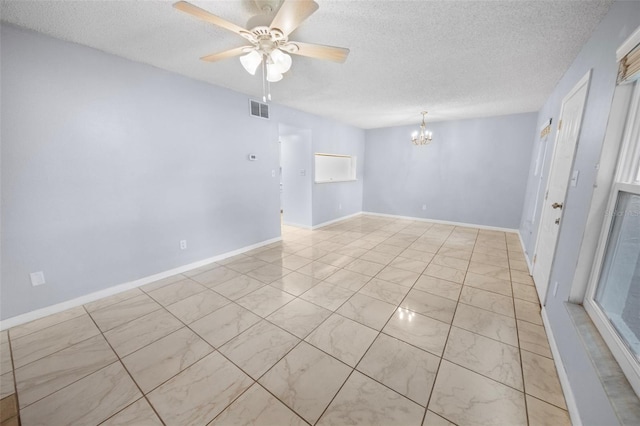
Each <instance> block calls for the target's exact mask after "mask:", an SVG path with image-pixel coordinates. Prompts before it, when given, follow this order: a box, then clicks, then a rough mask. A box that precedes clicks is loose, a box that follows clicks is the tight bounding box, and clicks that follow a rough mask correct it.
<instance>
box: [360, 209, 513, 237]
mask: <svg viewBox="0 0 640 426" xmlns="http://www.w3.org/2000/svg"><path fill="white" fill-rule="evenodd" d="M362 214H364V215H369V216H381V217H390V218H395V219H407V220H417V221H420V222H432V223H438V224H441V225H453V226H461V227H464V228H477V229H486V230H487V231H500V232H511V233H513V232H518V230H517V229H513V228H501V227H498V226H488V225H477V224H475V223H464V222H452V221H449V220H438V219H428V218H424V217H413V216H400V215H396V214H387V213H375V212H362Z"/></svg>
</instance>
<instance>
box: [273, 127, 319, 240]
mask: <svg viewBox="0 0 640 426" xmlns="http://www.w3.org/2000/svg"><path fill="white" fill-rule="evenodd" d="M278 132H279V142H280V143H279V147H280V214H281V224H282V225H288V226H296V227H301V228H307V229H308V228H311V225H312V189H313V186H312V185H313V181H312V175H313V162H312V161H313V153H312V147H311V130H309V129H302V128H298V127H293V126H289V125H285V124H279V125H278Z"/></svg>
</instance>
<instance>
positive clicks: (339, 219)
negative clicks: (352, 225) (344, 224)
mask: <svg viewBox="0 0 640 426" xmlns="http://www.w3.org/2000/svg"><path fill="white" fill-rule="evenodd" d="M361 215H362V212H357V213H353V214H350V215H347V216H342V217H339V218H337V219H333V220H330V221H327V222H322V223H320V224H318V225H313V226H312V227H311V229H318V228H322V227H323V226H327V225H331V224H332V223H336V222H341V221H343V220H347V219H351V218H352V217H356V216H361Z"/></svg>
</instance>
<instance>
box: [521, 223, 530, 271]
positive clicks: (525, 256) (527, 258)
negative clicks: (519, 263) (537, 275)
mask: <svg viewBox="0 0 640 426" xmlns="http://www.w3.org/2000/svg"><path fill="white" fill-rule="evenodd" d="M518 239H519V240H520V246H521V247H522V254H524V260H526V261H527V268H529V275H533V263H531V259H529V253H528V252H527V247H525V245H524V240H523V239H522V234H521V233H520V231H519V230H518Z"/></svg>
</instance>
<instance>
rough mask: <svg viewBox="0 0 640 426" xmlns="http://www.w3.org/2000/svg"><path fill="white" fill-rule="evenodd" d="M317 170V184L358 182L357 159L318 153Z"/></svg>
mask: <svg viewBox="0 0 640 426" xmlns="http://www.w3.org/2000/svg"><path fill="white" fill-rule="evenodd" d="M315 170H316V173H315V183H329V182H345V181H352V180H356V157H352V156H349V155H338V154H320V153H316V155H315Z"/></svg>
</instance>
